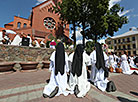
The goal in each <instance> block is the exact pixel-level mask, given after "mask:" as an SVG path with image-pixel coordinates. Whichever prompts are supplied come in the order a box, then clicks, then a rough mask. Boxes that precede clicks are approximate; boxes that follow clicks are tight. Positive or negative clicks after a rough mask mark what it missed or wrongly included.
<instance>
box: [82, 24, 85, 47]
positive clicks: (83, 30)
mask: <svg viewBox="0 0 138 102" xmlns="http://www.w3.org/2000/svg"><path fill="white" fill-rule="evenodd" d="M84 32H85V23H84V22H83V23H82V35H83V46H84V48H85V33H84Z"/></svg>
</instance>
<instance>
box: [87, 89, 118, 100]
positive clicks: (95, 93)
mask: <svg viewBox="0 0 138 102" xmlns="http://www.w3.org/2000/svg"><path fill="white" fill-rule="evenodd" d="M88 94H89V95H90V96H91V97H92V98H95V99H97V100H98V101H100V102H117V100H115V99H113V98H111V97H109V96H106V95H104V94H101V93H99V92H98V91H95V90H94V89H91V90H90V91H89V92H88Z"/></svg>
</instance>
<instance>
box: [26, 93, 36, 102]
mask: <svg viewBox="0 0 138 102" xmlns="http://www.w3.org/2000/svg"><path fill="white" fill-rule="evenodd" d="M35 98H37V95H36V93H35V92H31V93H28V100H32V99H35Z"/></svg>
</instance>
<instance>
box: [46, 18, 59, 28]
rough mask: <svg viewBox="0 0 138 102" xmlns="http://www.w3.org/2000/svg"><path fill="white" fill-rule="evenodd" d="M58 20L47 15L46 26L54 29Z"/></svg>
mask: <svg viewBox="0 0 138 102" xmlns="http://www.w3.org/2000/svg"><path fill="white" fill-rule="evenodd" d="M55 25H56V22H55V20H54V19H53V18H50V17H47V18H45V19H44V26H45V27H46V28H47V29H51V30H53V29H54V28H55Z"/></svg>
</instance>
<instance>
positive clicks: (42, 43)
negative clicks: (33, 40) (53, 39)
mask: <svg viewBox="0 0 138 102" xmlns="http://www.w3.org/2000/svg"><path fill="white" fill-rule="evenodd" d="M40 47H43V48H46V44H45V43H44V40H41V41H40Z"/></svg>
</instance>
